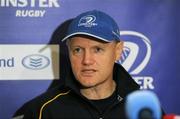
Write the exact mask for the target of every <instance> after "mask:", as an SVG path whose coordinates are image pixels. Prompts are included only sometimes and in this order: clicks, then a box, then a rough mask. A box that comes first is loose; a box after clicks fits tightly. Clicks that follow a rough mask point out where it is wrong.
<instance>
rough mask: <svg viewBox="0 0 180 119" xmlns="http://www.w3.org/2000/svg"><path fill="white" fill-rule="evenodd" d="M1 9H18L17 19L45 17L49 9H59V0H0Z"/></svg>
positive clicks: (16, 12)
mask: <svg viewBox="0 0 180 119" xmlns="http://www.w3.org/2000/svg"><path fill="white" fill-rule="evenodd" d="M0 7H9V8H17V9H16V11H15V16H16V17H44V16H45V14H46V11H47V10H48V8H59V7H60V3H59V0H0Z"/></svg>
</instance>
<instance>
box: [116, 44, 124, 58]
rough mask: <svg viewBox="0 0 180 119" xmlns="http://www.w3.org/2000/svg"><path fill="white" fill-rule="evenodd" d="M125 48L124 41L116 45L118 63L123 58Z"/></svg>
mask: <svg viewBox="0 0 180 119" xmlns="http://www.w3.org/2000/svg"><path fill="white" fill-rule="evenodd" d="M123 47H124V42H123V41H120V42H118V43H117V44H116V61H117V60H119V59H120V58H121V54H122V51H123Z"/></svg>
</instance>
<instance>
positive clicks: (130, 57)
mask: <svg viewBox="0 0 180 119" xmlns="http://www.w3.org/2000/svg"><path fill="white" fill-rule="evenodd" d="M120 35H121V36H122V37H127V41H125V43H124V49H123V53H122V57H121V59H120V60H119V63H120V64H122V66H123V67H124V68H125V69H126V70H127V71H128V72H129V73H130V74H131V75H132V76H133V78H134V80H135V81H136V82H137V83H138V84H140V85H141V89H154V85H153V80H154V79H153V77H152V76H148V75H145V76H141V75H140V73H141V72H142V71H143V70H144V69H145V67H146V66H147V64H148V62H149V60H150V58H151V42H150V40H149V38H147V37H146V36H145V35H143V34H142V33H139V32H135V31H121V32H120ZM128 39H129V40H128ZM137 40H138V41H139V42H138V43H137V42H136V41H137ZM141 45H142V46H144V47H141Z"/></svg>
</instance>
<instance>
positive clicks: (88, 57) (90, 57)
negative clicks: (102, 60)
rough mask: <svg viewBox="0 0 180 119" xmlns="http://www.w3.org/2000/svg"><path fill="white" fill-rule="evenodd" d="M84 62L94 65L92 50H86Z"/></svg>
mask: <svg viewBox="0 0 180 119" xmlns="http://www.w3.org/2000/svg"><path fill="white" fill-rule="evenodd" d="M82 63H83V64H84V65H92V64H93V63H94V57H93V54H92V53H91V52H90V51H85V52H84V56H83V61H82Z"/></svg>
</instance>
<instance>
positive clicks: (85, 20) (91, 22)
mask: <svg viewBox="0 0 180 119" xmlns="http://www.w3.org/2000/svg"><path fill="white" fill-rule="evenodd" d="M95 21H96V17H95V16H94V15H87V16H84V17H81V19H80V20H79V24H78V26H84V27H92V26H96V25H97V23H95Z"/></svg>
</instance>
